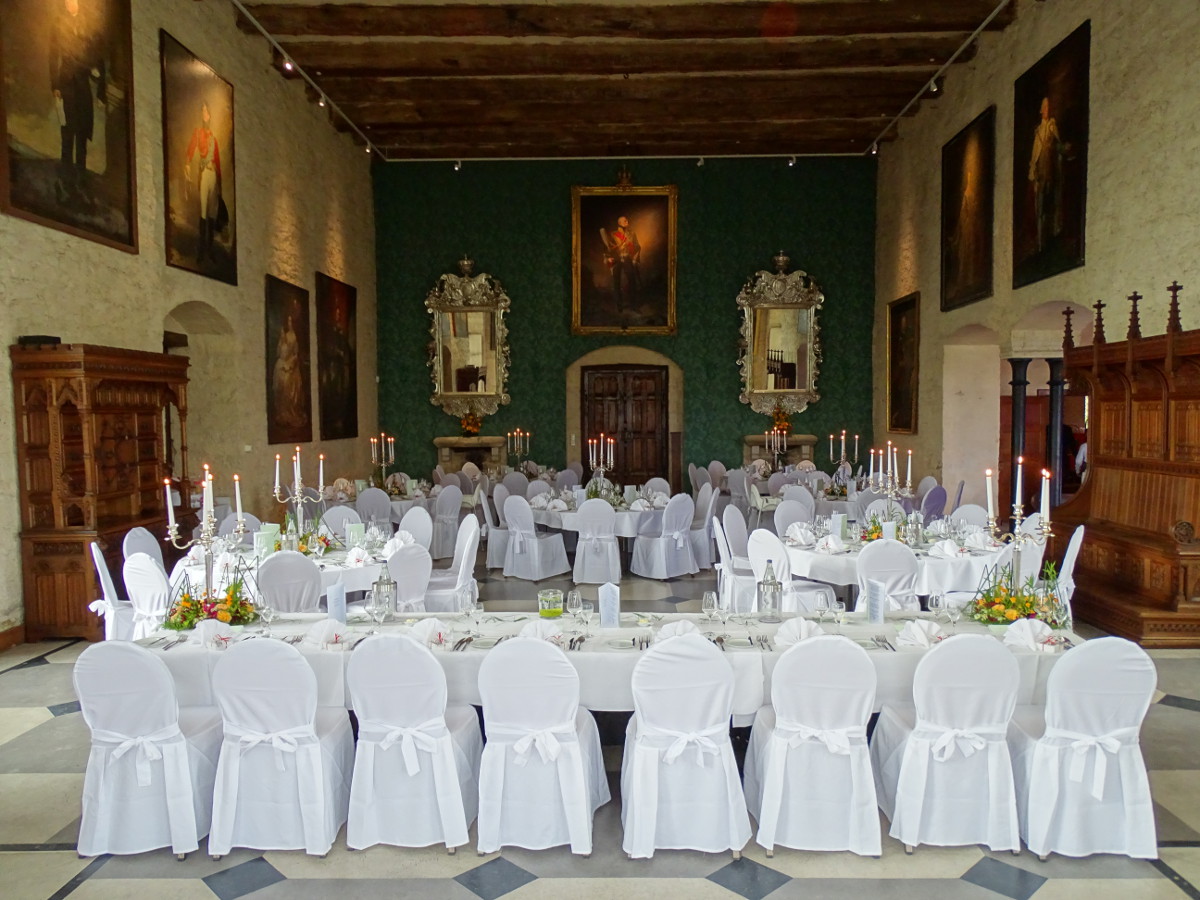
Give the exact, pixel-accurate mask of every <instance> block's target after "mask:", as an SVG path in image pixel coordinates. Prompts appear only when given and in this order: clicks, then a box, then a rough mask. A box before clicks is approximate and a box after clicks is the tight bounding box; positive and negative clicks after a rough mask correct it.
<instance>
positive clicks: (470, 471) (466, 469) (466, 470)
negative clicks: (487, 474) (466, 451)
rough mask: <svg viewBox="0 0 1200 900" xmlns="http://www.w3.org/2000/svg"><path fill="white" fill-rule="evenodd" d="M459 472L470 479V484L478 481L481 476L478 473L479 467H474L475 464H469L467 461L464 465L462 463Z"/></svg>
mask: <svg viewBox="0 0 1200 900" xmlns="http://www.w3.org/2000/svg"><path fill="white" fill-rule="evenodd" d="M459 471H460V472H461V473H462V474H464V475H466V476H467V477H468V478H470V479H471V481H472V482H475V481H478V480H479V476H480V475H481V474H483V473H481V472H480V471H479V466H477V465H475V463H473V462H471V461H470V460H467V461H466V462H465V463H463V464H462V468H461V469H459Z"/></svg>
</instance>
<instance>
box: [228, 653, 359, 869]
mask: <svg viewBox="0 0 1200 900" xmlns="http://www.w3.org/2000/svg"><path fill="white" fill-rule="evenodd" d="M212 687H213V694H214V695H215V696H216V698H217V705H218V706H219V707H220V709H221V719H222V721H223V723H224V725H225V739H224V741H223V742H222V744H221V759H220V762H219V763H218V764H217V787H216V792H215V795H214V797H213V816H212V832H211V834H209V837H208V852H209V853H210V854H212V855H213V856H224V855H225V854H227V853H228V852H229V851H230V850H231V849H232V848H233V847H250V848H253V849H256V850H305V851H306V852H308V853H310V854H313V855H316V856H321V855H324V854H325V853H328V852H329V849H330V847H332V846H333V841H334V838H336V837H337V833H338V830H339V829H340V828H341V827H342V825H343V823H345V821H346V814H347V810H348V807H349V802H350V774H351V772H352V770H353V767H354V738H353V735H352V734H351V731H350V718H349V716H347V715H346V710H344V709H342V708H341V707H327V706H323V707H320V708H319V709H318V707H317V677H316V675H315V674H313V670H312V666H310V665H309V664H308V663H307V662H306V661H305V659H304V657H303V656H301V655H300V651H298V650H297V649H296V648H295V647H292V646H290V645H289V644H285V643H283V642H282V641H261V640H260V641H245V642H243V643H238V644H234V645H233V646H232V647H230V648H229V649H228V650H226V651H224V652H223V653H222V654H221V655H220V658H219V659H218V660H217V663H216V666H215V667H214V668H213V675H212Z"/></svg>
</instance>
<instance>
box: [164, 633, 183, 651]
mask: <svg viewBox="0 0 1200 900" xmlns="http://www.w3.org/2000/svg"><path fill="white" fill-rule="evenodd" d="M187 639H188V636H187V635H186V634H181V635H179V637H177V638H175V640H173V641H170V642H168V643H167V644H166V645H165V646H164V647H163V651H164V652H166V651H167V650H170V649H171V648H172V647H178V646H179V645H180V644H186V643H187Z"/></svg>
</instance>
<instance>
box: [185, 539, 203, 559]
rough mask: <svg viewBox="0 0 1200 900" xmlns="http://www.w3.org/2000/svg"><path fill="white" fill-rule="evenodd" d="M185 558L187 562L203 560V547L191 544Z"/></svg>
mask: <svg viewBox="0 0 1200 900" xmlns="http://www.w3.org/2000/svg"><path fill="white" fill-rule="evenodd" d="M187 558H188V561H189V562H194V563H202V562H204V548H203V547H202V546H200V545H199V544H192V549H190V550H189V551H188V552H187Z"/></svg>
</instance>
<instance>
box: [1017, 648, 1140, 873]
mask: <svg viewBox="0 0 1200 900" xmlns="http://www.w3.org/2000/svg"><path fill="white" fill-rule="evenodd" d="M1157 682H1158V673H1157V672H1156V671H1155V669H1154V662H1153V661H1152V660H1151V659H1150V657H1149V656H1148V655H1147V654H1146V651H1145V650H1143V649H1142V648H1141V647H1139V646H1137V644H1134V643H1132V642H1130V641H1127V640H1124V639H1123V638H1116V637H1106V638H1097V639H1095V640H1090V641H1087V642H1086V643H1084V644H1081V645H1079V646H1078V647H1075V648H1074V649H1072V650H1069V651H1067V653H1066V655H1065V656H1063V658H1062V659H1061V660H1060V661H1059V663H1058V665H1056V666H1055V667H1054V668H1053V669H1051V670H1050V677H1049V679H1048V680H1047V682H1046V706H1045V707H1044V708H1041V707H1018V708H1017V712H1016V715H1015V716H1014V717H1013V721H1012V724H1011V725H1010V726H1009V729H1008V746H1009V749H1010V751H1011V752H1012V758H1013V773H1014V775H1015V778H1016V786H1017V815H1018V818H1019V821H1020V827H1021V837H1022V838H1024V840H1025V843H1026V844H1027V845H1028V846H1029V849H1030V850H1032V851H1033V852H1034V853H1036V854H1037V855H1038V856H1039V857H1041V858H1042V859H1045V858H1046V857H1047V856H1048V855H1049V854H1051V853H1059V854H1062V855H1063V856H1090V855H1091V854H1093V853H1120V854H1122V855H1125V856H1133V857H1136V858H1138V859H1157V858H1158V841H1157V836H1156V832H1155V826H1154V803H1153V801H1152V800H1151V797H1150V782H1149V779H1148V777H1147V775H1146V762H1145V760H1144V759H1143V758H1142V751H1141V747H1140V745H1139V740H1138V732H1139V731H1140V729H1141V725H1142V720H1143V719H1145V717H1146V711H1147V710H1148V709H1149V708H1150V703H1151V701H1152V700H1153V698H1154V690H1155V687H1156V686H1157Z"/></svg>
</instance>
